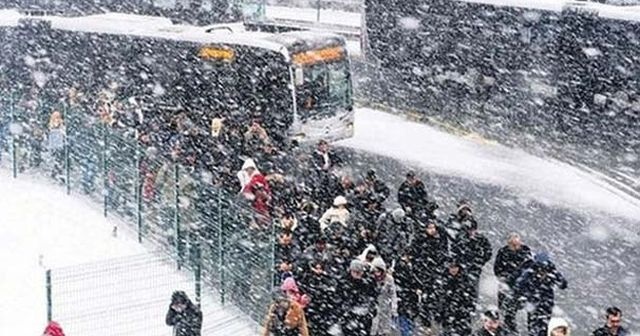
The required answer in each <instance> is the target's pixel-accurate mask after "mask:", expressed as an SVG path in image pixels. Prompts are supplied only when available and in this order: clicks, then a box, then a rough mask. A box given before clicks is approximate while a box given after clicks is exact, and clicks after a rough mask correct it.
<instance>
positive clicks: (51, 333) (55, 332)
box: [43, 321, 64, 336]
mask: <svg viewBox="0 0 640 336" xmlns="http://www.w3.org/2000/svg"><path fill="white" fill-rule="evenodd" d="M43 336H64V332H63V331H62V327H60V324H58V322H55V321H51V322H49V324H47V327H46V328H45V329H44V333H43Z"/></svg>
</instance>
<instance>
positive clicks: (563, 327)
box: [547, 317, 571, 336]
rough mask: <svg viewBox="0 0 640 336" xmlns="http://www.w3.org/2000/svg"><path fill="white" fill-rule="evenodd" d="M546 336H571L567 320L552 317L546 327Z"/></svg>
mask: <svg viewBox="0 0 640 336" xmlns="http://www.w3.org/2000/svg"><path fill="white" fill-rule="evenodd" d="M547 336H571V327H569V323H568V322H567V320H565V319H563V318H561V317H552V318H551V319H550V320H549V325H548V326H547Z"/></svg>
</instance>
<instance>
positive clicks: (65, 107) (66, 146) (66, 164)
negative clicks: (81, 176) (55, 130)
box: [62, 104, 71, 195]
mask: <svg viewBox="0 0 640 336" xmlns="http://www.w3.org/2000/svg"><path fill="white" fill-rule="evenodd" d="M67 110H68V105H67V104H63V106H62V120H63V123H64V125H65V128H64V175H65V178H64V179H65V185H66V189H67V195H69V194H71V181H69V177H70V175H71V174H69V170H70V167H69V164H70V160H69V155H70V153H69V128H70V126H71V123H69V122H68V120H67V116H68V115H69V113H67Z"/></svg>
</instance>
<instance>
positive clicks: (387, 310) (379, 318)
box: [371, 257, 400, 336]
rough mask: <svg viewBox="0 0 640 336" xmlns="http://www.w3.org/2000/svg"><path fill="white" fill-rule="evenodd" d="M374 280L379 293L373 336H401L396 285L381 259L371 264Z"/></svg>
mask: <svg viewBox="0 0 640 336" xmlns="http://www.w3.org/2000/svg"><path fill="white" fill-rule="evenodd" d="M371 268H372V272H373V278H374V279H375V281H376V284H377V287H378V290H379V293H380V294H378V306H377V310H376V316H375V317H374V318H373V321H372V323H371V335H372V336H399V335H400V329H399V328H398V326H397V325H396V322H395V320H396V318H397V317H398V296H397V294H396V283H395V280H394V279H393V276H392V275H391V272H389V271H388V270H387V265H386V264H385V262H384V260H382V258H380V257H376V258H374V259H373V261H372V262H371Z"/></svg>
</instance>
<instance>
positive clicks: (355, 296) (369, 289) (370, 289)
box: [335, 273, 378, 322]
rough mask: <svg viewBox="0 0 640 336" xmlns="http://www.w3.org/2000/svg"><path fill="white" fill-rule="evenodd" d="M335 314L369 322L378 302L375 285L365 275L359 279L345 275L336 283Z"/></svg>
mask: <svg viewBox="0 0 640 336" xmlns="http://www.w3.org/2000/svg"><path fill="white" fill-rule="evenodd" d="M336 297H337V298H338V301H337V302H336V306H335V308H336V312H337V313H338V316H341V317H346V318H347V320H345V322H348V318H357V319H359V320H362V319H364V320H369V321H370V320H371V319H372V318H373V316H375V312H376V305H377V302H378V301H377V300H378V291H377V289H376V284H375V282H374V281H373V279H371V278H370V277H368V276H367V275H366V273H365V275H363V277H362V278H361V279H355V278H353V277H352V276H351V274H347V275H346V276H345V277H344V278H343V279H341V280H340V281H339V283H338V287H337V290H336Z"/></svg>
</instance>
